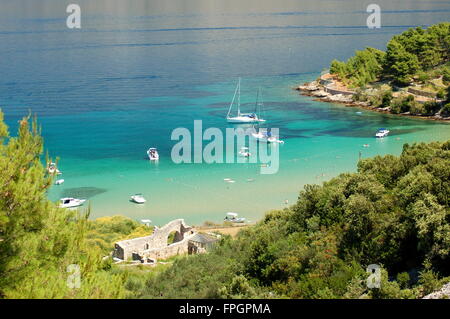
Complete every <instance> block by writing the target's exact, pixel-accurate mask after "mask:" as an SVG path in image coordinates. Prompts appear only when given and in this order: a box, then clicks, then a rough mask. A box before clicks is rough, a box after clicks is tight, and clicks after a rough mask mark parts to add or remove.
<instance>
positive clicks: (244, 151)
mask: <svg viewBox="0 0 450 319" xmlns="http://www.w3.org/2000/svg"><path fill="white" fill-rule="evenodd" d="M239 155H240V156H242V157H250V156H251V155H252V153H250V152H249V151H248V147H241V149H240V151H239Z"/></svg>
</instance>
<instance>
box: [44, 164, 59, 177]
mask: <svg viewBox="0 0 450 319" xmlns="http://www.w3.org/2000/svg"><path fill="white" fill-rule="evenodd" d="M47 172H49V173H50V174H56V175H61V174H62V173H61V171H60V170H59V169H58V168H57V167H56V163H49V164H48V165H47Z"/></svg>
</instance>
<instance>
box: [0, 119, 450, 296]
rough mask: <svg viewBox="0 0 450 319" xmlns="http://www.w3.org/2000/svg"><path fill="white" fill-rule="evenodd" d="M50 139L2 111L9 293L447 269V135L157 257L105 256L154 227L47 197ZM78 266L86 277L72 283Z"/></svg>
mask: <svg viewBox="0 0 450 319" xmlns="http://www.w3.org/2000/svg"><path fill="white" fill-rule="evenodd" d="M30 122H31V123H30ZM42 149H43V140H42V138H41V137H40V132H39V129H38V127H37V125H36V121H30V119H29V118H24V119H23V120H22V121H21V122H20V127H19V133H18V136H17V137H11V136H10V135H9V133H8V130H7V127H6V125H5V124H4V123H3V114H2V113H1V112H0V257H1V258H0V297H2V298H126V297H140V298H256V297H263V298H418V297H421V296H423V295H425V294H427V293H429V292H432V291H433V290H436V289H438V288H440V287H441V286H442V284H443V283H444V282H448V281H449V280H450V278H448V277H447V278H446V277H445V276H448V275H450V274H449V271H450V267H449V252H450V223H449V221H450V209H449V201H450V170H449V169H448V168H449V167H450V141H448V142H445V143H437V142H436V143H431V144H415V145H407V144H405V145H404V148H403V152H402V154H401V156H399V157H396V156H391V155H387V156H384V157H380V156H377V157H374V158H372V159H364V160H362V161H360V162H359V164H358V171H357V172H356V173H345V174H341V175H340V176H338V177H336V178H333V179H332V180H330V181H328V182H325V183H324V184H323V185H321V186H319V185H307V186H306V187H305V188H304V190H302V191H301V192H300V194H299V198H298V201H297V203H296V204H295V205H293V206H292V207H290V208H286V209H284V210H279V211H272V212H269V213H267V214H266V215H265V217H264V218H263V220H262V221H261V222H259V223H258V224H256V225H255V226H249V227H247V228H246V229H244V230H242V231H241V232H240V233H239V234H238V235H237V237H236V238H235V239H232V238H231V237H229V236H224V237H223V239H222V240H221V241H220V242H219V243H218V244H217V245H216V247H215V248H214V249H213V250H212V251H211V252H210V253H208V254H203V255H194V256H186V257H177V258H174V259H173V260H171V261H170V262H169V263H165V264H160V265H158V266H156V267H153V268H144V267H136V268H129V267H128V268H120V267H119V266H117V265H114V264H113V263H112V260H111V258H104V256H105V255H106V254H107V253H108V252H109V251H110V250H111V249H112V248H113V247H112V245H113V242H114V241H116V240H120V239H123V238H130V237H134V236H143V235H147V234H149V233H151V231H152V229H150V228H148V227H145V226H142V225H140V224H139V223H137V222H135V221H132V220H130V219H129V218H126V217H121V216H114V217H105V218H101V219H98V220H94V221H90V220H88V216H89V214H88V213H84V214H81V213H74V212H71V211H70V210H66V209H60V208H58V207H57V206H56V205H55V204H54V203H52V202H50V201H49V200H48V199H47V197H46V192H47V190H48V188H49V187H50V185H51V184H52V183H53V177H52V176H49V175H48V173H47V172H46V170H45V168H44V167H43V165H42V163H41V155H42ZM369 264H378V265H380V266H381V267H382V269H383V271H382V283H381V288H379V289H378V288H376V289H368V288H367V285H366V278H367V276H368V274H367V273H366V267H367V266H368V265H369ZM71 265H77V266H78V267H79V275H80V278H81V285H80V286H79V288H73V287H71V286H70V285H68V280H69V281H70V278H73V277H72V275H73V272H71V271H69V270H70V269H71V268H70V266H71Z"/></svg>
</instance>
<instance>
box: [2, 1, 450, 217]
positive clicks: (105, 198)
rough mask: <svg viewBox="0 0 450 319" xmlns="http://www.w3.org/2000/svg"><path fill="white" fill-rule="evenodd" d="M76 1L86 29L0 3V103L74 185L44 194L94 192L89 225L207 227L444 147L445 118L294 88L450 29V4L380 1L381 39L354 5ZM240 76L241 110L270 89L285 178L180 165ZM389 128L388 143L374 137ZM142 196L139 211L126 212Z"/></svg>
mask: <svg viewBox="0 0 450 319" xmlns="http://www.w3.org/2000/svg"><path fill="white" fill-rule="evenodd" d="M79 4H80V6H81V8H82V13H83V20H82V21H83V22H82V29H81V30H79V31H70V30H68V29H67V28H66V27H65V18H66V13H65V5H64V4H63V3H61V2H60V1H56V0H44V1H41V2H39V3H37V2H35V1H26V0H20V1H15V2H8V3H6V4H5V5H4V6H3V7H2V11H1V12H0V53H1V56H2V59H1V60H0V72H1V73H2V78H1V79H0V105H1V106H2V109H3V111H4V112H5V114H6V121H7V123H8V124H9V125H10V126H11V131H14V130H15V129H16V126H17V120H18V119H19V118H20V117H21V116H23V115H25V114H27V112H28V110H31V111H32V112H33V113H36V114H37V115H38V117H39V121H40V123H41V124H42V126H43V135H44V138H45V143H46V144H45V146H46V149H47V150H48V151H49V153H50V155H51V156H53V157H56V156H59V157H60V161H59V168H60V169H61V171H63V175H62V178H64V179H65V183H64V184H63V185H60V186H55V187H53V189H52V190H51V192H50V194H49V197H50V198H51V199H52V200H57V199H58V198H60V197H62V196H66V195H68V196H76V197H86V198H88V199H89V202H90V205H91V208H92V217H98V216H104V215H113V214H123V215H127V216H130V217H132V218H136V219H142V218H149V219H151V220H153V221H154V223H156V224H162V223H165V222H167V221H169V220H171V219H174V218H185V219H186V221H187V222H188V223H192V224H199V223H202V222H203V221H205V220H212V221H221V220H222V218H223V217H224V214H225V213H226V212H228V211H235V212H238V213H239V214H240V215H241V216H243V217H247V218H248V219H250V220H257V219H259V218H261V217H262V216H263V214H264V212H266V211H267V210H270V209H275V208H281V207H283V206H284V205H285V200H288V202H289V203H294V202H295V200H296V198H297V196H298V192H299V190H300V189H302V187H303V186H304V185H305V184H307V183H320V182H322V181H324V180H328V179H330V178H331V177H333V176H336V175H338V174H339V173H341V172H344V171H354V170H355V168H356V163H357V160H358V156H359V152H360V151H361V156H362V157H369V156H374V155H377V154H399V153H400V152H401V149H402V145H403V143H413V142H418V141H424V142H428V141H433V140H446V139H449V138H450V125H447V124H443V123H437V122H432V121H423V120H412V119H408V118H400V117H394V116H389V115H384V114H379V113H371V112H368V111H364V110H357V109H355V108H347V107H344V106H340V105H332V104H325V103H319V102H314V101H312V100H311V99H309V98H307V97H302V96H299V95H298V92H296V91H294V90H292V87H294V86H297V85H298V84H300V83H302V82H305V81H309V80H312V79H314V78H316V77H317V76H318V74H319V73H318V72H320V71H321V70H322V68H324V67H325V66H327V65H329V62H330V61H331V60H332V59H333V58H338V59H346V58H348V57H349V56H351V55H352V54H353V51H354V50H355V49H362V48H364V47H365V46H373V47H377V48H380V49H383V48H384V47H385V44H386V42H387V41H388V39H389V38H390V37H391V36H392V35H393V34H396V33H399V32H401V31H403V30H406V29H407V28H408V27H410V26H416V25H429V24H433V23H437V22H440V21H445V20H448V14H449V12H450V4H449V3H448V2H447V1H402V2H401V3H400V2H399V3H391V1H385V0H383V1H379V4H380V6H381V7H382V9H383V10H384V15H383V16H382V19H383V20H382V21H383V27H382V28H381V29H379V30H368V29H367V28H366V26H365V20H366V18H367V13H366V12H365V9H366V8H365V6H364V5H363V4H361V2H360V1H356V0H349V1H320V2H318V1H302V2H299V1H288V0H283V1H277V2H273V1H272V2H271V1H258V2H253V1H249V2H245V3H241V2H239V1H227V2H220V3H219V2H218V3H217V4H216V5H215V6H212V5H211V1H209V0H208V1H206V0H198V1H192V2H191V3H190V6H188V7H186V6H184V5H183V1H181V0H180V1H175V0H174V1H173V2H170V3H167V2H164V1H151V2H148V1H143V0H142V1H141V0H136V1H133V2H132V5H123V3H122V2H120V1H113V0H110V1H103V0H101V1H95V2H92V1H79ZM2 5H3V3H2ZM239 76H240V77H242V103H243V105H244V106H243V107H244V108H247V107H248V108H249V109H250V108H251V107H252V105H253V103H254V100H255V94H256V90H257V89H258V88H259V87H261V88H262V92H263V96H264V104H265V111H266V117H267V119H268V120H269V123H270V125H271V126H272V127H277V128H279V129H280V135H281V138H282V139H283V140H285V144H284V145H280V146H279V152H280V166H279V171H278V173H277V174H273V175H261V174H260V166H259V165H258V164H204V163H203V164H179V165H177V164H174V163H173V162H172V161H171V158H170V151H171V148H172V146H173V145H174V144H175V142H174V141H171V140H170V134H171V132H172V130H173V129H175V128H177V127H186V128H192V125H193V121H194V120H196V119H201V120H202V121H203V126H204V128H207V127H217V128H220V129H221V130H224V129H225V128H226V127H230V125H228V124H227V123H226V121H225V115H226V112H227V110H228V105H229V103H230V100H231V98H232V95H233V93H234V89H235V85H236V81H237V77H239ZM357 111H361V112H362V114H357V113H356V112H357ZM380 127H387V128H389V129H390V130H391V131H392V134H391V135H390V136H389V137H388V138H385V139H383V140H376V139H375V138H374V137H373V135H374V133H375V131H376V130H377V129H378V128H380ZM364 144H370V147H368V148H365V147H363V145H364ZM150 146H156V147H158V150H159V152H160V156H161V159H160V161H159V163H158V164H154V163H150V162H149V161H148V160H146V154H145V151H146V150H147V148H148V147H150ZM224 178H232V179H234V180H235V181H236V182H235V183H233V184H231V183H226V182H224V180H223V179H224ZM249 179H251V180H252V181H250V182H249V181H248V180H249ZM137 192H141V193H143V194H144V195H145V197H147V199H148V200H149V201H148V202H147V203H146V204H145V205H135V204H133V203H131V202H129V196H130V195H132V194H134V193H137Z"/></svg>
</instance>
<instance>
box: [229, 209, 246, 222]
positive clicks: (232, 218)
mask: <svg viewBox="0 0 450 319" xmlns="http://www.w3.org/2000/svg"><path fill="white" fill-rule="evenodd" d="M224 220H225V221H228V222H232V223H244V222H245V218H243V217H238V214H237V213H232V212H228V213H227V215H226V216H225V218H224Z"/></svg>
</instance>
